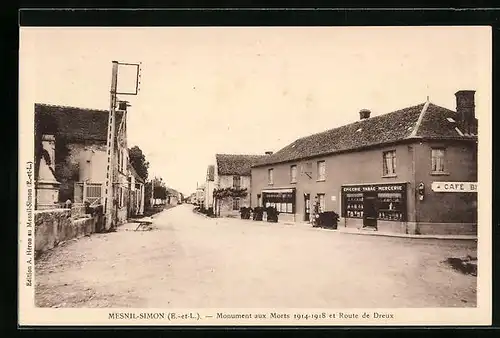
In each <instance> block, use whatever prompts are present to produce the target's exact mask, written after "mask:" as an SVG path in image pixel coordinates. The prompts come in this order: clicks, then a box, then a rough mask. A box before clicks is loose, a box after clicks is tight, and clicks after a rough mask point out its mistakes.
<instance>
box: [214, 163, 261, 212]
mask: <svg viewBox="0 0 500 338" xmlns="http://www.w3.org/2000/svg"><path fill="white" fill-rule="evenodd" d="M265 156H266V155H241V154H216V155H215V167H214V188H215V189H223V188H237V189H247V192H248V195H247V196H246V197H236V198H231V197H229V198H226V199H224V200H222V201H221V205H220V210H219V213H220V215H221V216H237V215H239V211H240V208H241V207H249V206H250V205H251V196H252V195H251V190H252V189H251V184H252V178H251V167H252V165H253V164H255V163H257V162H258V161H259V160H262V159H263V158H264V157H265ZM214 211H215V210H214Z"/></svg>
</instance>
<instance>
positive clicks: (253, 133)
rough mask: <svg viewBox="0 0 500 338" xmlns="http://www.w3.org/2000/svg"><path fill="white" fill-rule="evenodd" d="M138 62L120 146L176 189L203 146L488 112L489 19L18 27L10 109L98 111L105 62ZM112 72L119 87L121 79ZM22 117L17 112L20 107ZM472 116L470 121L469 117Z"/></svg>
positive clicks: (253, 147) (272, 141) (103, 99)
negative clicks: (464, 99)
mask: <svg viewBox="0 0 500 338" xmlns="http://www.w3.org/2000/svg"><path fill="white" fill-rule="evenodd" d="M113 60H116V61H120V62H129V63H135V62H137V63H138V62H141V80H140V81H141V83H140V91H139V94H138V95H137V96H119V99H123V100H128V101H129V102H130V104H131V107H129V116H128V121H127V124H128V144H129V147H132V146H134V145H137V146H139V147H140V148H141V149H142V150H143V152H144V153H145V155H146V159H147V160H148V161H149V162H150V176H154V175H156V176H160V177H162V178H163V180H164V181H165V182H166V183H167V185H168V186H170V187H172V188H174V189H177V190H178V191H180V192H182V193H184V194H190V193H192V192H194V191H195V189H196V185H197V183H203V182H204V181H205V175H206V171H207V166H208V165H209V164H214V162H215V154H216V153H238V154H264V153H265V152H266V151H275V152H276V151H278V150H279V149H281V148H282V147H284V146H286V145H287V144H289V143H291V142H293V141H294V140H296V139H297V138H300V137H303V136H307V135H310V134H313V133H317V132H322V131H325V130H328V129H331V128H335V127H338V126H341V125H344V124H347V123H351V122H354V121H356V120H358V119H359V110H361V109H370V110H371V112H372V116H376V115H379V114H385V113H388V112H391V111H394V110H397V109H401V108H404V107H408V106H411V105H415V104H420V103H423V102H425V101H426V99H427V97H429V100H430V101H431V102H433V103H435V104H438V105H440V106H443V107H446V108H449V109H453V110H454V109H455V95H454V94H455V92H457V91H458V90H462V89H471V90H476V114H477V116H478V118H479V120H480V121H481V118H480V116H484V115H482V114H488V113H489V114H491V113H490V110H491V31H490V28H489V27H464V26H462V27H237V28H236V27H224V28H223V27H199V28H195V27H154V28H153V27H150V28H149V27H141V28H135V27H134V28H132V27H130V28H114V27H113V28H111V27H110V28H104V27H96V28H91V27H85V28H83V27H82V28H76V27H75V28H64V27H57V28H47V27H44V28H37V27H29V28H26V27H23V28H21V33H20V114H24V115H23V116H31V117H32V116H33V109H32V108H33V104H34V103H35V102H37V103H48V104H55V105H68V106H76V107H84V108H96V109H109V90H110V84H111V65H112V61H113ZM133 81H134V79H133V76H132V77H131V76H130V73H127V72H125V71H122V70H120V71H119V75H118V83H119V88H125V87H127V88H130V87H131V86H132V87H133V85H134V82H133ZM30 114H31V115H30ZM480 123H481V122H480Z"/></svg>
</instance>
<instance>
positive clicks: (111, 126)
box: [104, 61, 141, 231]
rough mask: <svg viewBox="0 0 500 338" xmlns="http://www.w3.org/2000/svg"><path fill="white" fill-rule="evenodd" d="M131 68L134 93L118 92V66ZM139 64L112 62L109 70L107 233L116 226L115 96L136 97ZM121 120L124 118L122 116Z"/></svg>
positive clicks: (105, 225) (106, 188) (138, 82)
mask: <svg viewBox="0 0 500 338" xmlns="http://www.w3.org/2000/svg"><path fill="white" fill-rule="evenodd" d="M119 65H120V66H133V67H137V76H136V82H135V91H132V92H118V91H117V87H118V66H119ZM140 77H141V76H140V63H137V64H135V63H120V62H118V61H112V69H111V89H110V99H109V101H110V104H109V118H108V132H107V142H106V147H107V149H106V150H107V151H106V155H107V166H106V183H105V186H104V189H105V190H104V196H105V202H104V230H105V231H107V230H109V229H111V228H113V227H114V226H116V224H115V222H114V219H113V216H114V215H113V211H114V209H115V208H114V205H113V204H114V203H113V199H114V183H115V182H114V177H113V176H114V175H113V174H114V158H115V137H116V130H115V127H116V125H115V120H116V97H117V95H118V94H119V95H137V94H138V92H139V84H140V80H139V79H140ZM123 118H126V116H124V117H123Z"/></svg>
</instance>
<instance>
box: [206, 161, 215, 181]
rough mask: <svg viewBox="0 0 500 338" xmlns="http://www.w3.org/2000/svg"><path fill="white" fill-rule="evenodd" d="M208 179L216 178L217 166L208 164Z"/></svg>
mask: <svg viewBox="0 0 500 338" xmlns="http://www.w3.org/2000/svg"><path fill="white" fill-rule="evenodd" d="M207 180H208V181H214V180H215V166H214V165H213V164H211V165H209V166H208V169H207Z"/></svg>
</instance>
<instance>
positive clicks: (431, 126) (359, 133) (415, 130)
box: [253, 102, 477, 167]
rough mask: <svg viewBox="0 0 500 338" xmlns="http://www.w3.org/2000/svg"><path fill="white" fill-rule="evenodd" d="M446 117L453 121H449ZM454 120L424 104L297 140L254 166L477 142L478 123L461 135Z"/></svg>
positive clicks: (455, 116)
mask: <svg viewBox="0 0 500 338" xmlns="http://www.w3.org/2000/svg"><path fill="white" fill-rule="evenodd" d="M448 118H451V119H453V121H455V122H450V120H448ZM457 119H458V114H457V113H456V112H454V111H452V110H449V109H446V108H443V107H440V106H437V105H434V104H432V103H430V102H426V103H422V104H419V105H416V106H411V107H408V108H404V109H400V110H397V111H394V112H392V113H388V114H383V115H378V116H374V117H371V118H368V119H364V120H359V121H356V122H353V123H350V124H347V125H344V126H341V127H338V128H334V129H330V130H327V131H325V132H322V133H318V134H314V135H310V136H306V137H303V138H300V139H298V140H296V141H294V142H292V143H291V144H289V145H287V146H286V147H284V148H282V149H281V150H279V151H277V152H276V153H274V154H272V155H269V156H267V157H265V158H264V159H262V160H261V161H259V162H258V163H256V164H255V165H253V167H258V166H264V165H269V164H276V163H282V162H289V161H295V160H299V159H305V158H312V157H316V156H323V155H328V154H334V153H338V152H344V151H354V150H358V149H361V148H366V147H371V146H376V145H383V144H388V143H394V142H398V141H403V140H408V139H412V138H434V139H469V140H470V139H477V120H475V122H476V123H475V124H476V126H475V127H474V128H473V130H474V132H473V134H472V135H461V134H460V133H461V132H460V133H459V132H458V131H457V130H456V129H455V128H457V127H458V124H457V123H456V121H457Z"/></svg>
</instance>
